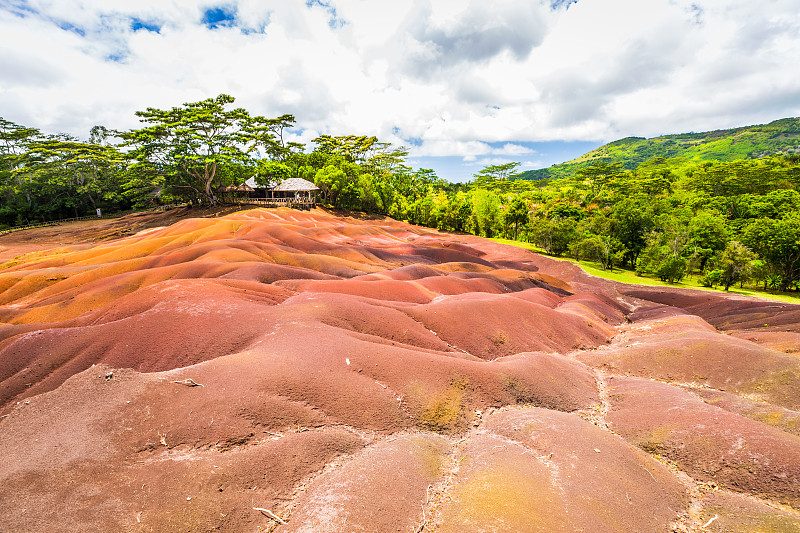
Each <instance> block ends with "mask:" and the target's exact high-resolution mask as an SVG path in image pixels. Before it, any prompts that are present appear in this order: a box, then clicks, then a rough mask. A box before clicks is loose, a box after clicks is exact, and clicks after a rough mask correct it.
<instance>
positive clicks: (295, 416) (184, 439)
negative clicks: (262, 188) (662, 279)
mask: <svg viewBox="0 0 800 533" xmlns="http://www.w3.org/2000/svg"><path fill="white" fill-rule="evenodd" d="M127 220H128V223H130V224H132V227H135V224H134V223H135V220H133V219H127ZM176 220H177V219H176ZM170 222H171V223H170V224H169V225H165V226H163V227H151V228H145V229H143V230H142V231H138V232H135V233H131V232H130V231H117V230H115V231H113V232H107V233H105V234H102V232H101V233H96V234H94V237H93V238H94V240H91V241H90V240H87V239H83V240H81V239H78V238H73V239H72V240H71V241H69V239H67V238H66V237H64V238H63V239H62V240H67V241H69V242H66V243H64V242H61V243H60V244H59V242H58V239H57V238H55V240H53V241H52V244H51V245H42V244H41V243H40V244H39V245H38V246H36V247H32V245H30V243H28V245H26V246H27V247H26V246H21V245H20V241H19V237H17V239H18V240H17V241H13V240H12V237H11V236H5V237H0V248H1V249H2V250H0V251H2V252H3V254H4V255H3V260H6V262H5V263H3V264H2V265H0V457H2V460H0V530H2V531H48V532H49V531H130V532H173V531H174V532H178V531H180V532H184V531H230V532H239V531H279V532H280V531H286V532H290V531H291V532H301V531H302V532H349V531H381V532H389V531H402V532H417V533H419V532H422V531H441V532H464V531H470V532H481V531H486V532H501V531H509V532H528V531H530V532H561V531H563V532H572V531H586V532H593V533H598V532H632V531H642V532H645V531H646V532H700V531H717V532H723V531H724V532H756V531H757V532H789V531H793V532H798V531H800V306H794V305H789V304H782V303H781V304H778V303H774V302H770V301H766V300H756V299H744V298H741V297H739V298H734V297H727V296H724V295H718V294H713V293H698V292H694V291H688V290H683V291H681V290H670V289H661V288H659V289H655V288H646V287H632V286H624V285H619V284H614V283H612V282H608V281H604V280H600V279H597V278H593V277H590V276H588V275H586V274H584V273H583V272H582V271H581V270H579V269H577V268H576V267H573V266H572V265H570V264H568V263H564V262H558V261H554V260H551V259H548V258H545V257H541V256H538V255H536V254H533V253H531V252H529V251H527V250H524V249H521V248H515V247H510V246H505V245H501V244H497V243H494V242H491V241H488V240H485V239H481V238H478V237H472V236H466V235H455V234H447V233H442V232H437V231H434V230H429V229H425V228H420V227H416V226H412V225H409V224H405V223H400V222H396V221H393V220H390V219H380V218H364V217H362V218H354V217H348V216H342V215H336V214H331V213H328V212H325V211H321V210H315V211H311V212H301V211H292V210H288V209H278V210H264V209H256V210H248V211H241V212H234V213H230V214H227V215H224V216H218V217H207V218H203V217H199V218H184V219H180V220H177V222H175V221H174V220H172V221H170ZM172 222H174V223H172ZM122 223H125V221H123V222H122ZM115 224H117V226H115V227H116V228H119V227H120V226H119V225H120V224H121V223H120V222H116V223H115ZM96 227H99V226H96ZM95 231H96V230H95ZM24 233H25V232H21V233H20V235H21V234H24ZM12 235H13V234H12ZM48 242H49V241H48ZM15 246H18V247H17V248H15ZM15 250H17V251H18V252H19V253H20V254H22V255H17V254H14V251H15ZM23 252H26V253H23ZM15 255H17V256H16V257H15Z"/></svg>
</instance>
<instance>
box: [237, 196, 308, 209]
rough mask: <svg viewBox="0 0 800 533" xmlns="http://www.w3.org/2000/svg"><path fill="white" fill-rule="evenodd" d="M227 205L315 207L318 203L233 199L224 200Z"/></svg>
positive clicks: (283, 199) (292, 200)
mask: <svg viewBox="0 0 800 533" xmlns="http://www.w3.org/2000/svg"><path fill="white" fill-rule="evenodd" d="M223 201H224V202H225V203H232V204H239V205H260V206H263V207H300V208H305V207H314V206H315V205H317V202H316V201H315V200H313V199H311V200H309V199H308V198H301V199H299V200H298V199H296V198H233V199H230V200H228V199H225V200H223Z"/></svg>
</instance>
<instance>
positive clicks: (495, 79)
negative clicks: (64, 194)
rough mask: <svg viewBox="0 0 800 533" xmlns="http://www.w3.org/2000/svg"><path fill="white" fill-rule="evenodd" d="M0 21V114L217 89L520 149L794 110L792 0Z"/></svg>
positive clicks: (478, 154)
mask: <svg viewBox="0 0 800 533" xmlns="http://www.w3.org/2000/svg"><path fill="white" fill-rule="evenodd" d="M0 34H2V35H3V42H2V45H0V47H2V49H0V69H2V72H3V76H2V78H0V116H3V117H5V118H6V119H8V120H13V121H15V122H19V123H22V124H26V125H31V126H36V127H39V128H41V129H43V130H44V131H51V132H55V131H64V132H68V133H72V134H75V135H78V136H83V137H85V136H86V133H87V132H88V130H89V128H91V126H92V125H94V124H97V123H102V124H105V125H108V126H111V127H132V126H135V125H136V124H137V120H136V117H135V116H134V112H135V111H136V110H140V109H144V108H145V107H148V106H153V107H170V106H173V105H179V104H180V103H183V102H189V101H196V100H200V99H203V98H207V97H211V96H215V95H217V94H219V93H223V92H225V93H229V94H233V95H234V96H236V97H237V100H238V102H237V103H238V104H239V105H242V106H244V107H246V108H247V109H249V110H250V111H251V112H253V113H257V114H262V115H267V116H277V115H280V114H283V113H292V114H294V115H295V116H296V117H297V120H298V125H299V126H302V129H299V130H298V131H297V132H296V135H297V136H298V137H297V138H298V139H306V140H308V139H310V138H313V136H312V134H313V135H316V134H318V133H331V134H349V133H356V134H369V135H377V136H378V137H380V138H381V139H383V140H387V141H390V142H393V143H395V144H404V145H406V146H409V147H410V148H411V151H412V155H413V156H414V157H437V156H438V157H443V156H456V157H460V158H462V160H469V161H467V162H468V163H471V164H475V163H477V162H481V161H494V160H498V161H499V160H500V158H508V159H509V160H519V161H521V162H522V163H523V164H524V165H532V164H535V162H536V161H538V160H539V159H541V158H539V159H537V157H538V156H537V154H535V153H532V152H531V153H528V152H524V151H522V149H528V148H530V146H531V145H530V143H531V142H542V141H553V140H557V141H577V140H580V141H593V142H596V143H600V142H604V141H610V140H614V139H616V138H620V137H624V136H628V135H646V136H651V135H659V134H663V133H675V132H682V131H690V130H694V131H702V130H706V129H715V128H722V127H732V126H737V125H744V124H749V123H755V122H766V121H769V120H773V119H777V118H781V117H784V116H797V115H800V78H798V77H797V75H796V73H795V67H794V65H795V63H796V61H797V57H800V12H798V10H797V8H796V0H773V1H772V2H770V3H769V4H767V5H764V4H759V3H754V2H750V1H746V0H650V1H648V2H641V1H640V0H606V1H604V2H596V1H590V0H578V1H575V0H531V1H529V2H516V1H512V0H498V1H496V2H492V3H486V2H480V1H476V0H465V1H463V2H454V1H452V0H410V1H408V2H389V3H385V2H364V1H363V0H310V1H309V0H137V1H134V0H129V1H117V2H108V1H107V0H9V1H7V2H5V3H3V4H0ZM520 147H521V148H520ZM503 150H505V151H506V152H505V153H501V151H503ZM576 155H577V154H576ZM514 158H517V159H514Z"/></svg>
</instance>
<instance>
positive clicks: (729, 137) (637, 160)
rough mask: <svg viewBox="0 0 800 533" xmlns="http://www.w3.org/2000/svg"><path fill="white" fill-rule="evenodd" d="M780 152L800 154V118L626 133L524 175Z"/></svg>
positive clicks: (559, 175)
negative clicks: (658, 134)
mask: <svg viewBox="0 0 800 533" xmlns="http://www.w3.org/2000/svg"><path fill="white" fill-rule="evenodd" d="M779 153H794V154H800V118H784V119H780V120H776V121H774V122H770V123H769V124H761V125H757V126H747V127H743V128H734V129H730V130H716V131H708V132H705V133H682V134H678V135H663V136H661V137H653V138H652V139H645V138H644V137H626V138H625V139H620V140H618V141H614V142H611V143H608V144H605V145H603V146H601V147H600V148H597V149H595V150H592V151H591V152H588V153H586V154H584V155H582V156H581V157H579V158H577V159H573V160H572V161H567V162H566V163H561V164H560V165H553V166H551V167H549V168H542V169H537V170H529V171H526V172H523V173H522V178H523V179H529V180H541V179H549V178H553V179H557V178H565V177H569V176H572V175H573V174H574V173H575V171H577V170H578V169H580V168H582V167H586V166H589V165H592V164H594V163H601V162H602V163H614V162H618V161H619V162H621V163H622V165H623V167H624V168H626V169H634V168H636V167H637V166H639V165H640V164H641V163H644V162H645V161H649V160H651V159H654V158H656V157H663V158H666V159H680V160H683V161H686V162H702V161H733V160H736V159H754V158H757V157H765V156H769V155H774V154H779Z"/></svg>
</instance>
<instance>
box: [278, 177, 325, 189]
mask: <svg viewBox="0 0 800 533" xmlns="http://www.w3.org/2000/svg"><path fill="white" fill-rule="evenodd" d="M272 190H273V191H275V192H298V191H299V192H308V191H318V190H319V187H317V186H316V185H314V184H313V183H311V182H310V181H308V180H304V179H303V178H289V179H285V180H283V181H282V182H280V183H279V184H278V185H276V186H274V187H273V188H272Z"/></svg>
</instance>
